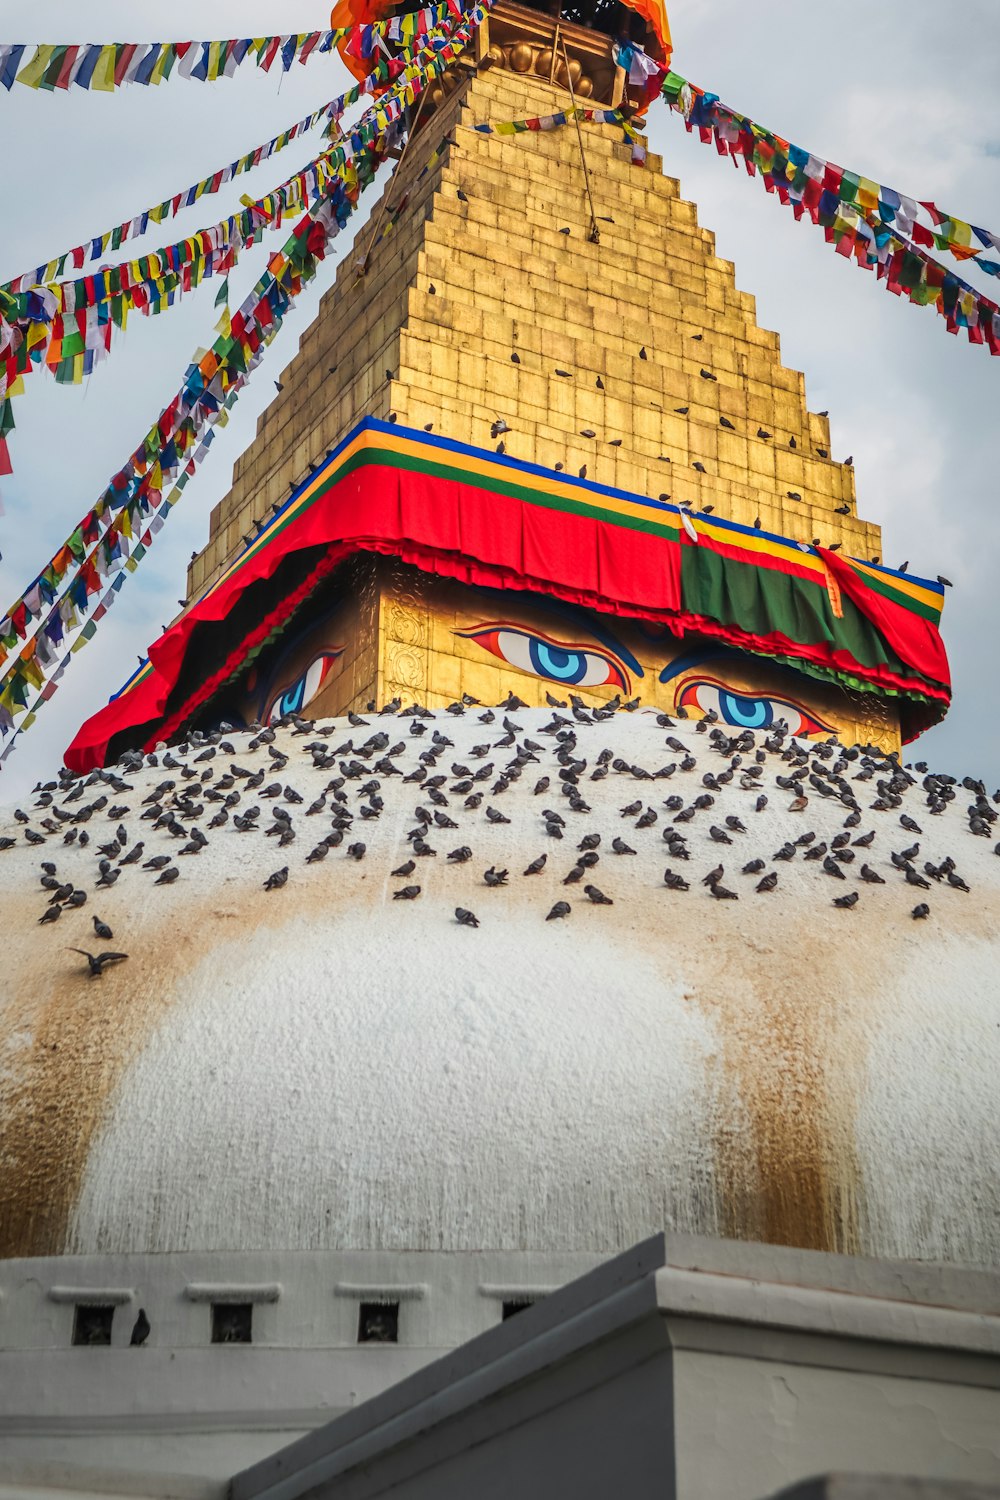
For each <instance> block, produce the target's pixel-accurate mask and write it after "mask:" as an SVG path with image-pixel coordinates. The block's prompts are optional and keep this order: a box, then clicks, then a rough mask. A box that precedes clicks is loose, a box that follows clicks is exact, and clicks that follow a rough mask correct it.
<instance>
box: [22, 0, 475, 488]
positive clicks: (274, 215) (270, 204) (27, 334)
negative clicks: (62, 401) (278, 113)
mask: <svg viewBox="0 0 1000 1500" xmlns="http://www.w3.org/2000/svg"><path fill="white" fill-rule="evenodd" d="M492 4H493V0H480V3H479V4H478V5H477V6H476V7H475V8H474V9H473V10H472V11H470V12H468V13H466V14H465V15H462V16H461V17H460V21H459V22H458V23H455V22H449V23H447V24H445V25H442V26H441V27H439V28H437V30H436V31H434V32H432V33H429V34H428V35H427V36H426V37H425V38H424V39H423V41H424V44H423V45H422V46H421V48H420V50H419V51H418V52H417V53H416V54H415V55H414V56H413V57H412V58H411V59H410V60H409V61H404V60H403V59H402V58H399V59H393V60H392V61H391V62H390V63H389V64H387V65H386V67H387V73H388V76H389V77H390V78H391V79H392V82H391V84H390V85H389V87H388V90H387V91H386V92H385V93H383V94H382V95H381V97H380V98H379V99H378V100H377V101H376V103H375V104H373V105H372V106H371V107H370V108H369V109H368V110H367V111H366V113H365V114H364V115H363V116H362V118H361V120H360V121H359V122H358V123H357V124H356V125H355V126H354V127H353V128H352V129H351V131H350V133H349V134H348V135H346V136H344V137H342V138H341V139H340V140H338V141H337V142H335V143H334V144H333V145H332V146H330V147H329V148H328V149H327V150H326V151H324V152H323V153H321V154H320V155H319V156H318V157H315V158H314V159H313V160H312V161H311V162H309V163H308V164H307V165H306V166H305V167H304V168H303V169H302V170H301V171H300V172H297V173H295V174H294V175H293V176H292V177H290V178H288V179H286V181H285V182H283V183H282V184H280V185H279V186H278V187H277V188H275V189H274V190H272V191H271V192H270V193H267V194H265V195H264V196H263V197H262V198H260V199H257V200H256V201H253V200H246V199H245V200H244V205H245V206H244V208H243V210H242V212H241V213H240V214H237V215H232V216H230V217H229V218H228V219H226V220H223V221H221V222H220V223H218V224H214V225H212V226H210V227H209V228H206V229H202V230H199V231H197V232H196V233H195V234H193V235H189V236H187V237H186V238H185V239H184V240H181V241H178V242H177V243H175V244H173V245H168V246H166V247H164V248H163V249H161V250H159V251H157V252H155V253H151V254H148V255H145V256H141V257H139V258H138V259H137V260H134V261H127V262H122V263H121V264H120V265H117V266H112V267H109V268H106V269H105V270H103V271H100V272H97V273H95V274H93V275H90V276H86V277H82V278H78V279H76V280H75V281H70V282H56V283H53V284H52V285H40V286H32V287H30V288H28V289H27V290H24V291H21V292H17V293H10V292H6V291H4V290H3V289H0V471H5V472H9V457H8V455H7V450H6V437H7V435H8V433H9V432H10V431H11V430H12V429H13V425H14V423H13V413H12V409H11V398H12V397H14V396H16V395H19V394H21V392H22V390H23V377H24V376H25V375H27V374H29V373H31V371H32V370H35V369H38V368H40V367H44V368H47V369H48V370H49V371H50V373H52V374H53V375H54V377H55V379H56V380H57V381H58V382H60V383H63V384H78V383H80V382H81V381H82V380H83V379H84V377H85V376H86V375H89V374H90V373H91V372H92V371H93V370H94V368H95V367H96V366H97V365H98V364H99V363H101V362H102V361H103V360H104V359H105V358H106V357H107V355H108V354H109V352H110V349H111V339H112V329H113V328H114V327H119V328H121V329H124V328H125V326H126V324H127V320H128V315H129V313H130V312H132V311H138V312H140V313H142V314H143V315H144V316H153V315H156V314H158V313H160V312H163V311H165V310H166V309H167V308H169V307H172V306H173V305H174V304H175V302H176V300H177V299H178V298H179V297H180V296H182V295H183V294H184V293H186V292H189V291H191V290H193V289H194V288H195V287H197V286H199V285H200V284H201V283H202V281H204V280H205V279H207V278H208V277H210V276H215V275H224V276H228V274H229V272H230V271H231V269H232V268H233V266H234V265H235V264H236V262H237V260H238V258H239V255H240V254H241V252H242V250H243V249H244V248H246V246H247V245H248V244H253V243H256V242H257V240H258V239H259V238H260V236H261V234H262V232H263V230H264V228H265V227H267V226H271V227H275V228H280V226H281V224H282V221H283V218H284V215H285V214H287V213H289V212H297V211H298V210H300V209H301V208H303V207H304V206H305V205H306V204H307V203H309V202H310V201H315V200H316V199H317V198H318V197H319V196H321V194H322V193H323V192H324V191H325V188H326V185H327V184H328V182H329V181H330V180H331V178H332V177H333V176H334V175H335V174H336V173H337V172H338V171H339V170H340V168H341V167H343V166H344V165H345V164H346V163H347V162H348V161H350V159H351V157H352V155H353V154H355V153H357V152H358V151H362V150H363V149H364V148H365V146H366V145H367V144H368V143H370V142H371V141H372V140H374V139H376V138H377V137H378V136H379V135H380V134H382V133H384V132H385V131H386V130H387V129H388V128H389V126H390V125H392V124H393V123H394V122H395V121H397V120H398V119H400V118H401V117H402V115H403V112H404V110H405V108H406V107H407V106H408V105H409V104H412V103H413V102H414V100H415V99H416V98H418V97H419V95H420V94H421V93H422V92H423V90H424V88H425V87H426V86H427V84H428V83H429V82H430V81H431V80H432V79H433V78H435V77H437V75H438V74H439V73H440V72H441V71H443V69H444V68H445V67H446V66H448V64H449V63H450V62H452V61H453V60H454V58H455V57H456V56H457V55H458V53H459V52H460V51H461V50H462V48H464V47H465V46H466V45H467V43H468V41H469V39H470V38H471V36H472V34H473V32H474V31H475V29H476V27H477V26H478V25H479V24H480V23H481V21H482V19H483V17H484V16H485V15H486V14H487V12H488V11H489V9H490V8H491V6H492Z"/></svg>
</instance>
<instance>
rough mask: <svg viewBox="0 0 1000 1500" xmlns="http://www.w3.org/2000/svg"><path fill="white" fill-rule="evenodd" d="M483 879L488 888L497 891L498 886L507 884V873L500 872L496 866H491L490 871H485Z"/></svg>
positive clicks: (504, 871)
mask: <svg viewBox="0 0 1000 1500" xmlns="http://www.w3.org/2000/svg"><path fill="white" fill-rule="evenodd" d="M483 879H484V880H485V882H486V884H487V885H488V886H491V887H493V888H494V889H495V888H496V887H497V886H498V885H506V884H507V871H506V870H498V869H497V868H496V866H495V865H490V867H489V869H488V870H484V872H483Z"/></svg>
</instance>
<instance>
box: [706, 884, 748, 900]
mask: <svg viewBox="0 0 1000 1500" xmlns="http://www.w3.org/2000/svg"><path fill="white" fill-rule="evenodd" d="M708 889H709V892H710V893H711V895H713V896H714V897H715V899H716V901H738V900H739V899H740V898H739V896H738V895H737V894H736V892H735V891H727V890H726V887H725V886H724V885H719V884H718V882H716V883H715V884H714V885H710V886H709V888H708Z"/></svg>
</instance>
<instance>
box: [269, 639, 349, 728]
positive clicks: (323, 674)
mask: <svg viewBox="0 0 1000 1500" xmlns="http://www.w3.org/2000/svg"><path fill="white" fill-rule="evenodd" d="M343 654H344V648H341V649H340V650H339V651H323V652H321V653H320V655H319V656H316V657H314V658H313V660H312V661H311V662H310V663H309V665H308V667H306V669H305V671H304V672H302V673H301V674H300V675H299V676H298V677H296V679H295V681H294V682H293V683H291V685H290V686H289V687H286V688H284V689H283V690H282V691H281V692H280V693H278V694H277V696H276V697H273V698H272V699H271V705H270V707H269V708H268V710H267V713H266V714H264V715H263V719H264V723H265V724H276V723H277V722H278V720H279V719H283V718H284V717H285V715H286V714H297V713H301V712H302V710H303V709H304V708H305V706H306V704H307V703H311V702H312V700H313V699H314V698H315V696H316V694H317V693H318V692H319V690H320V688H321V687H322V686H323V684H324V682H325V681H326V680H327V678H328V677H329V675H330V672H331V671H332V669H333V666H334V663H335V662H337V661H339V660H340V658H341V657H342V656H343Z"/></svg>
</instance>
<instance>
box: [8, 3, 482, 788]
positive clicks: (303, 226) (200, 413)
mask: <svg viewBox="0 0 1000 1500" xmlns="http://www.w3.org/2000/svg"><path fill="white" fill-rule="evenodd" d="M491 4H492V0H481V3H480V4H479V5H478V6H477V7H476V8H475V9H474V10H473V11H472V12H471V13H470V14H469V15H468V16H467V17H463V24H462V26H461V27H459V29H458V30H457V31H456V32H455V35H454V37H453V39H452V41H451V42H450V43H445V44H444V45H443V46H442V47H441V48H440V49H436V50H434V54H433V56H432V57H431V58H430V59H429V60H428V64H427V66H426V68H424V69H423V71H422V72H419V73H418V74H417V76H415V77H410V76H404V77H403V79H402V81H401V84H400V85H399V92H400V96H401V98H403V99H405V100H406V102H407V103H412V102H413V99H414V98H415V97H417V96H418V95H419V94H420V93H421V92H422V91H423V88H424V87H425V86H426V84H427V82H429V80H430V78H432V77H433V76H436V74H437V72H439V71H440V70H441V69H442V68H443V67H444V66H445V65H446V64H447V62H448V61H450V60H451V58H452V57H453V56H454V55H455V53H456V52H457V50H458V49H459V48H460V47H461V46H464V45H465V43H466V42H467V40H468V38H469V36H470V35H471V33H472V31H474V29H475V27H476V26H478V25H479V24H480V22H481V21H482V19H483V16H484V15H485V14H486V12H487V11H488V9H489V7H490V5H491ZM395 104H396V101H394V100H392V99H388V100H385V99H384V100H382V101H380V103H379V105H378V106H376V107H373V109H372V110H371V111H370V112H369V113H370V115H371V116H372V117H373V121H374V126H375V130H376V134H375V135H374V138H373V139H372V138H369V137H368V135H363V134H358V133H356V134H355V135H352V137H351V138H350V142H349V144H350V146H351V152H350V153H348V152H347V151H346V150H345V149H344V148H342V147H339V146H338V147H334V148H331V151H330V152H329V153H327V155H329V156H331V157H332V156H333V154H334V152H336V151H338V150H340V151H342V152H343V160H342V161H341V162H339V163H338V165H337V166H336V168H335V170H334V171H333V172H332V174H331V176H330V178H329V180H328V181H327V182H326V183H325V184H324V186H323V189H322V192H321V193H320V194H319V200H320V201H319V202H318V203H314V205H313V206H312V207H311V208H309V210H308V211H307V213H306V214H305V216H304V217H303V219H302V220H301V221H300V223H299V224H298V225H297V226H296V229H295V231H294V233H293V234H292V236H291V238H290V239H289V240H288V241H287V242H286V244H285V246H284V248H283V250H282V251H280V252H278V253H277V254H276V255H275V256H273V257H272V258H271V260H270V262H269V264H268V270H267V272H266V273H265V275H264V276H263V277H262V278H261V279H260V281H259V282H258V283H257V286H256V287H255V288H254V290H253V292H251V294H250V296H249V297H248V298H247V299H246V300H245V301H244V303H243V305H242V306H241V308H240V309H239V311H238V312H237V313H236V314H235V315H233V316H232V317H230V316H229V314H228V309H227V310H226V312H225V313H224V315H223V326H224V331H223V333H222V335H221V337H220V338H219V339H218V340H216V343H215V345H214V346H213V348H212V349H210V350H208V351H205V352H201V351H200V352H199V356H198V357H197V358H196V361H195V363H194V364H192V365H191V366H190V367H189V369H188V372H187V375H186V377H185V382H184V385H183V387H182V389H181V390H180V391H179V392H178V394H177V396H176V397H175V398H174V400H173V401H172V402H171V404H170V406H169V407H167V408H166V409H165V410H164V412H163V413H162V414H161V416H160V419H159V421H158V422H157V424H156V425H155V426H154V427H153V428H151V429H150V431H149V433H147V435H146V438H145V439H144V441H143V443H142V444H141V445H140V447H139V448H138V449H137V450H136V451H135V453H133V455H132V457H131V458H130V459H129V461H128V463H127V464H126V465H125V467H124V468H123V469H122V470H121V471H120V472H119V473H118V474H116V475H115V476H114V478H113V479H112V481H111V483H110V485H109V486H108V488H107V489H106V490H105V492H104V494H103V495H102V496H101V498H100V499H99V500H98V502H97V503H96V504H95V506H94V507H93V508H92V509H91V510H90V511H89V512H88V514H87V515H86V516H85V517H84V518H83V520H82V521H81V522H80V524H79V526H77V527H76V528H75V529H74V531H73V532H72V533H71V535H70V536H69V537H68V538H67V539H66V541H65V543H64V544H63V546H62V547H61V548H60V549H59V551H58V552H57V553H56V554H55V555H54V556H53V557H52V558H51V559H50V561H49V563H48V564H47V565H46V567H45V568H44V569H43V570H42V572H41V573H40V574H39V575H38V577H37V578H36V579H35V581H34V583H33V584H32V585H31V587H30V588H29V589H27V590H26V591H25V592H24V594H22V596H21V597H20V598H19V599H18V600H17V602H16V603H15V604H14V606H13V607H12V608H11V609H10V610H9V611H8V612H7V614H6V616H4V618H3V619H0V663H3V662H4V661H8V660H9V661H10V664H9V665H8V666H7V668H6V670H5V671H4V672H3V673H2V675H0V734H2V735H7V734H8V733H9V732H10V730H11V729H12V728H14V723H15V718H16V717H18V716H20V715H22V714H23V715H24V718H23V720H22V722H21V724H20V726H19V727H18V729H17V730H16V732H15V737H14V739H12V740H11V741H10V743H8V745H7V746H6V747H5V749H4V750H3V751H2V752H0V765H2V763H3V762H4V760H5V759H6V758H7V756H8V755H9V754H10V752H11V750H12V748H13V745H14V743H15V741H16V739H17V737H18V735H19V733H21V732H23V731H24V729H26V728H29V727H30V726H31V725H32V724H33V723H34V722H35V718H36V715H37V712H38V710H39V709H40V707H41V705H42V704H43V703H44V702H48V701H49V700H50V699H51V697H52V696H53V695H54V694H55V692H56V691H57V689H58V685H59V682H60V680H61V678H62V675H63V673H64V672H65V670H66V667H67V666H68V664H69V661H70V658H71V656H72V655H73V654H75V653H76V652H78V651H79V650H81V649H83V647H84V646H85V645H86V644H87V642H88V641H89V640H90V639H92V638H93V635H94V633H95V631H96V628H97V623H98V621H99V620H100V619H101V618H103V616H104V615H105V614H106V613H107V610H108V608H110V607H111V605H112V604H113V603H114V599H115V596H116V595H117V593H118V591H119V590H120V588H121V587H122V585H123V582H124V578H125V571H121V568H124V570H127V571H129V572H132V571H134V570H135V568H136V567H137V566H138V563H139V561H140V560H141V558H142V557H143V556H144V555H145V553H146V551H147V549H148V547H149V545H150V543H151V541H152V538H153V536H154V535H156V534H157V532H158V531H159V530H160V529H162V526H163V524H164V521H165V519H166V516H167V515H168V514H169V508H171V507H172V506H173V505H174V504H176V502H177V500H178V499H179V498H180V494H181V492H182V491H183V488H184V486H185V485H186V483H187V481H188V479H190V477H191V476H192V475H193V474H194V473H195V472H196V469H197V467H198V465H199V464H200V463H201V462H202V461H203V459H204V458H205V457H206V455H207V451H208V448H209V447H210V445H211V443H212V441H213V440H214V437H215V427H216V426H217V425H220V426H221V425H224V424H225V422H226V421H228V412H229V410H230V408H231V406H232V405H233V403H234V402H235V400H236V399H237V397H238V395H239V392H240V391H241V390H242V388H243V386H244V385H245V383H246V381H247V379H248V378H249V376H250V374H251V373H252V371H253V370H254V369H255V368H256V367H257V365H258V364H259V362H260V359H261V357H262V355H263V351H264V349H265V348H266V346H267V345H268V344H269V343H270V342H271V340H272V339H273V338H274V336H275V334H276V333H277V331H278V329H279V327H280V326H281V323H282V321H283V318H284V314H285V312H286V311H287V310H288V308H289V307H290V306H291V305H292V304H293V301H294V299H295V297H296V296H297V295H298V294H299V292H300V291H301V289H302V287H303V286H304V285H305V283H306V282H307V281H309V280H311V279H312V277H313V276H314V275H315V273H316V266H317V263H318V262H319V261H320V260H322V259H323V258H324V257H325V254H326V250H327V248H328V244H329V241H330V239H332V238H333V236H335V235H336V234H337V233H338V232H339V230H340V228H341V227H343V225H344V223H346V221H347V218H348V217H349V216H350V214H351V213H352V212H353V210H354V208H355V207H356V205H357V202H358V198H359V195H360V191H361V189H362V188H363V187H365V186H367V184H368V182H370V181H371V180H372V178H373V176H374V174H375V171H376V170H377V168H378V166H379V165H380V164H381V163H382V161H383V160H384V159H385V156H386V153H387V151H388V149H389V146H390V143H391V139H392V134H391V132H392V127H393V126H394V125H396V124H397V123H398V121H399V119H400V117H401V115H402V110H403V104H402V103H399V106H398V108H397V107H395ZM285 206H287V204H286V205H285ZM8 405H9V404H8ZM0 411H2V409H0ZM171 476H173V477H175V478H176V483H175V485H174V488H173V490H172V491H170V493H169V494H168V495H166V496H164V494H163V488H164V483H165V481H166V480H167V479H169V478H170V477H171ZM116 565H118V566H119V571H118V572H117V574H116V575H115V576H114V577H113V578H111V582H110V583H108V584H107V585H106V586H105V584H104V580H105V579H107V578H108V577H109V576H110V575H111V574H112V573H113V572H114V569H115V567H116ZM102 590H103V592H102ZM98 594H99V595H100V598H99V600H98V601H97V603H96V605H95V606H94V607H93V609H92V610H91V599H92V596H96V595H98ZM86 614H89V615H90V618H89V619H87V620H86V621H85V622H84V623H82V624H81V616H82V615H86ZM73 632H77V634H76V639H75V640H74V642H73V645H72V646H71V647H70V650H69V651H68V652H67V653H65V654H64V655H63V656H62V658H61V660H59V659H57V657H58V651H57V648H58V647H60V646H61V645H62V644H63V643H64V641H65V639H66V637H67V635H68V634H72V633H73ZM22 641H23V642H24V644H23V646H20V648H19V642H22ZM18 648H19V649H18ZM12 652H16V655H14V657H13V659H12V660H10V657H11V653H12ZM31 692H36V693H37V697H36V699H35V701H34V702H33V703H31V705H30V708H29V696H30V694H31Z"/></svg>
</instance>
